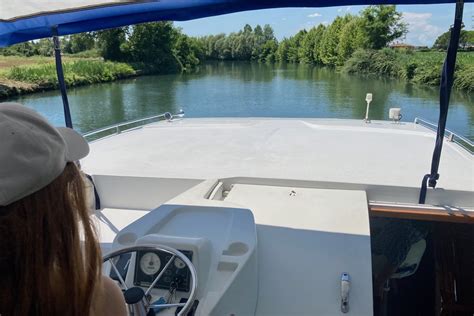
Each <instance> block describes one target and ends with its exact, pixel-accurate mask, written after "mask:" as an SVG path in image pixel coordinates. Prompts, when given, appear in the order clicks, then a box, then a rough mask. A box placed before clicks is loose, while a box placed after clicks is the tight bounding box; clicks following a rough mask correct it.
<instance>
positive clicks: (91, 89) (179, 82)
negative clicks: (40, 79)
mask: <svg viewBox="0 0 474 316" xmlns="http://www.w3.org/2000/svg"><path fill="white" fill-rule="evenodd" d="M68 92H69V93H68V94H69V100H70V104H71V112H72V119H73V123H74V127H75V128H76V129H78V130H80V131H82V132H86V131H90V130H93V129H97V128H99V127H103V126H106V125H110V124H114V123H118V122H122V121H127V120H132V119H136V118H141V117H146V116H151V115H156V114H159V113H162V112H166V111H169V112H172V113H173V112H177V111H178V110H179V109H183V110H184V111H185V113H186V116H187V117H249V116H253V117H322V118H355V119H362V118H363V117H364V115H365V108H366V103H365V101H364V100H365V95H366V93H367V92H371V93H373V102H372V104H371V108H370V118H371V119H387V118H388V110H389V108H391V107H401V108H402V115H403V120H404V121H413V120H414V119H415V117H421V118H424V119H427V120H430V121H433V122H436V121H437V119H438V89H437V88H436V87H427V86H420V85H413V84H408V83H405V82H401V81H397V80H391V79H381V78H366V77H359V76H351V75H343V74H339V73H336V72H335V71H333V70H331V69H327V68H317V67H311V66H305V65H283V66H281V65H280V66H277V65H265V64H257V63H244V62H242V63H230V62H229V63H212V64H206V65H203V66H201V67H200V68H199V70H197V71H196V72H195V73H192V74H175V75H161V76H145V77H139V78H134V79H130V80H124V81H119V82H114V83H108V84H100V85H94V86H87V87H80V88H75V89H69V91H68ZM15 100H16V101H19V102H21V103H24V104H26V105H27V106H30V107H32V108H35V109H36V110H38V111H39V112H41V113H43V114H44V115H46V116H47V117H48V118H49V119H50V120H51V121H53V122H54V123H55V124H57V125H63V124H64V123H63V121H64V119H63V112H62V103H61V98H60V95H59V92H58V91H51V92H45V93H38V94H33V95H29V96H24V97H21V98H16V99H15ZM447 125H448V128H449V129H451V130H453V131H455V132H457V133H459V134H461V135H464V136H467V137H468V138H470V139H474V95H473V94H472V93H471V94H468V93H465V92H454V93H453V95H452V98H451V107H450V112H449V116H448V123H447Z"/></svg>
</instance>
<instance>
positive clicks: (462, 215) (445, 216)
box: [369, 205, 474, 224]
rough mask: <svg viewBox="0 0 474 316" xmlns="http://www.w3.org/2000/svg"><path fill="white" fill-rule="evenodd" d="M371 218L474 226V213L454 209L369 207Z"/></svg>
mask: <svg viewBox="0 0 474 316" xmlns="http://www.w3.org/2000/svg"><path fill="white" fill-rule="evenodd" d="M369 212H370V216H376V217H390V218H403V219H414V220H421V221H437V222H451V223H466V224H474V212H473V211H465V210H453V209H447V210H442V209H421V208H409V207H395V206H381V205H369Z"/></svg>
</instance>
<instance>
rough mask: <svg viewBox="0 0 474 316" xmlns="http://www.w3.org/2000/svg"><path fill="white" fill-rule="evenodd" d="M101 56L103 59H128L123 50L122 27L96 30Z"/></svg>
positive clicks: (123, 31)
mask: <svg viewBox="0 0 474 316" xmlns="http://www.w3.org/2000/svg"><path fill="white" fill-rule="evenodd" d="M97 39H98V44H99V50H100V54H101V56H102V57H103V58H104V59H105V60H112V61H123V60H125V59H128V56H126V53H125V52H124V45H125V44H126V29H125V28H123V27H119V28H115V29H110V30H104V31H99V32H97Z"/></svg>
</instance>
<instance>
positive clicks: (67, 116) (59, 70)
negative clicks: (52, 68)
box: [52, 25, 73, 128]
mask: <svg viewBox="0 0 474 316" xmlns="http://www.w3.org/2000/svg"><path fill="white" fill-rule="evenodd" d="M52 33H53V43H54V57H55V61H56V74H57V75H58V83H59V89H60V90H61V98H62V100H63V108H64V120H65V121H66V126H67V127H69V128H73V127H72V119H71V111H70V109H69V100H68V98H67V91H66V83H65V81H64V70H63V63H62V58H61V43H60V41H59V37H58V26H57V25H56V26H53V27H52Z"/></svg>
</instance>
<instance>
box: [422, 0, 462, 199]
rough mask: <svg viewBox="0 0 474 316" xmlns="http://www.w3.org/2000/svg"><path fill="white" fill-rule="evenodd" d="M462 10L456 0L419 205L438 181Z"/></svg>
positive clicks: (460, 0) (460, 4) (460, 2)
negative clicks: (432, 145)
mask: <svg viewBox="0 0 474 316" xmlns="http://www.w3.org/2000/svg"><path fill="white" fill-rule="evenodd" d="M463 9H464V0H457V2H456V13H455V16H454V25H453V26H452V27H451V35H450V39H449V44H448V51H447V54H446V59H445V60H444V64H443V69H442V71H441V82H440V85H439V94H440V95H439V119H438V130H437V133H436V143H435V148H434V151H433V158H432V160H431V172H430V173H429V174H426V175H425V176H424V177H423V181H422V182H421V190H420V197H419V200H418V203H419V204H425V200H426V191H427V187H428V186H429V187H431V188H435V187H436V183H437V180H438V179H439V174H438V169H439V162H440V158H441V150H442V149H443V141H444V132H445V129H446V119H447V117H448V109H449V97H450V95H451V88H452V86H453V77H454V68H455V66H456V55H457V52H458V46H459V37H460V34H461V28H462V14H463Z"/></svg>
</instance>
